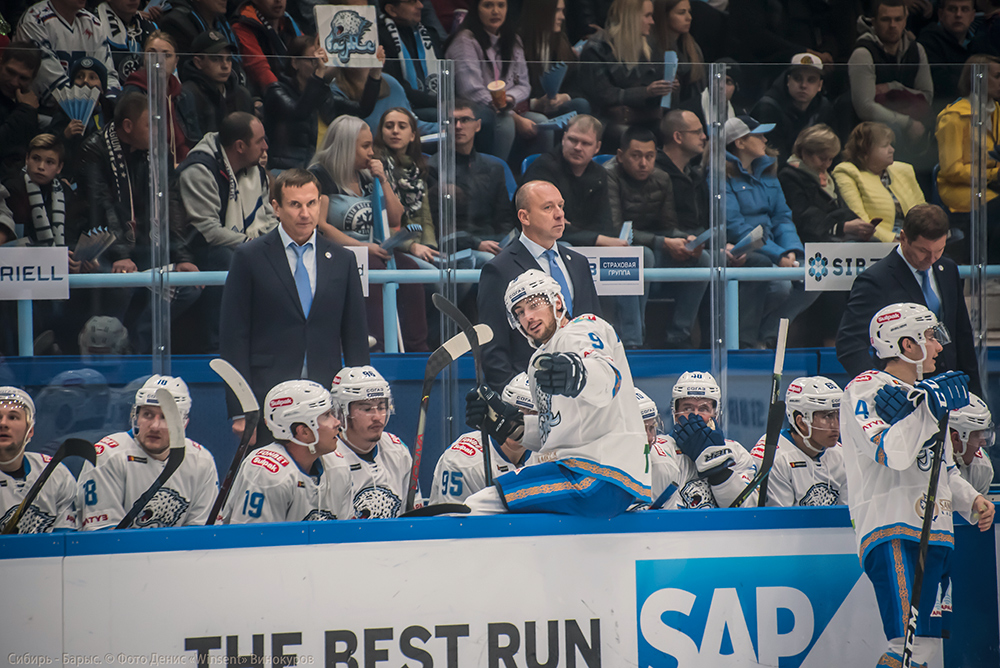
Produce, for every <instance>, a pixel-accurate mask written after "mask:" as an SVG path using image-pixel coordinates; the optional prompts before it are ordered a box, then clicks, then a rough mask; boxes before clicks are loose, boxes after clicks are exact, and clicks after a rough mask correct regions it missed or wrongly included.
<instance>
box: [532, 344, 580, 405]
mask: <svg viewBox="0 0 1000 668" xmlns="http://www.w3.org/2000/svg"><path fill="white" fill-rule="evenodd" d="M532 365H533V366H534V367H535V385H536V386H538V389H539V390H541V391H542V392H545V393H546V394H562V395H564V396H567V397H576V396H578V395H579V394H580V392H582V391H583V386H584V385H586V384H587V369H586V368H584V366H583V360H582V359H580V356H579V355H577V354H576V353H542V354H541V355H539V356H538V357H536V358H535V360H534V362H532Z"/></svg>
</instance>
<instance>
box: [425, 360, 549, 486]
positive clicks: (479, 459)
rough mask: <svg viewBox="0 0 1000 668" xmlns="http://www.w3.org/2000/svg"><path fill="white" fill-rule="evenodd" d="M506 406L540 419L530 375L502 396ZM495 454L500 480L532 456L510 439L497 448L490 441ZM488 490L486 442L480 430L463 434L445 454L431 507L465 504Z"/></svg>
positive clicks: (436, 470) (493, 461)
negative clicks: (484, 464) (474, 496)
mask: <svg viewBox="0 0 1000 668" xmlns="http://www.w3.org/2000/svg"><path fill="white" fill-rule="evenodd" d="M501 397H502V398H503V401H504V403H506V404H507V405H509V406H513V407H514V408H516V409H518V410H519V411H521V413H522V414H524V415H537V414H538V411H536V410H535V402H534V400H533V399H532V398H531V388H530V387H529V386H528V374H526V373H519V374H518V375H516V376H514V378H513V379H511V381H510V382H509V383H507V386H506V387H504V388H503V393H502V395H501ZM490 445H491V446H492V447H493V452H492V455H491V458H490V463H491V464H492V466H493V477H494V478H499V477H500V476H502V475H503V474H504V473H509V472H510V471H514V470H516V469H519V468H521V467H522V466H524V465H525V464H526V463H527V462H528V458H529V457H530V455H531V452H529V451H528V450H525V448H524V446H522V445H521V444H520V443H519V442H518V441H515V440H514V439H512V438H508V439H507V440H506V441H504V442H503V443H501V444H500V445H497V442H496V441H495V440H494V439H493V438H490ZM485 486H486V476H485V475H484V473H483V439H482V432H481V431H479V430H476V431H470V432H466V433H464V434H462V435H461V436H459V437H458V439H457V440H456V441H455V442H454V443H453V444H452V445H451V447H450V448H448V449H447V450H445V451H444V452H443V453H442V454H441V458H440V459H438V462H437V466H435V467H434V484H433V485H432V486H431V503H462V502H464V501H465V500H466V499H467V498H468V497H469V496H471V495H472V494H474V493H475V492H478V491H479V490H481V489H483V488H484V487H485Z"/></svg>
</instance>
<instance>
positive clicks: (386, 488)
mask: <svg viewBox="0 0 1000 668" xmlns="http://www.w3.org/2000/svg"><path fill="white" fill-rule="evenodd" d="M331 394H332V395H333V403H334V407H335V408H336V410H337V413H338V417H339V419H340V422H341V424H343V425H344V429H343V431H341V433H340V440H341V442H342V443H343V444H344V445H345V446H346V447H344V448H340V453H341V454H342V455H343V463H344V464H346V465H347V466H348V468H349V469H350V474H351V499H352V503H353V504H354V514H355V516H356V517H358V518H360V519H367V518H392V517H397V516H398V515H399V514H400V513H401V512H402V508H403V499H405V498H406V491H407V489H408V488H409V486H410V467H411V466H412V464H413V459H412V457H411V456H410V450H409V448H407V446H406V444H405V443H403V441H401V440H400V439H399V437H398V436H396V435H395V434H390V433H389V432H387V431H385V425H386V423H387V422H388V421H389V417H390V416H391V415H392V414H393V412H394V409H393V403H392V390H391V389H390V388H389V383H387V382H386V380H385V378H383V377H382V375H381V374H380V373H379V372H378V371H376V370H375V368H374V367H372V366H354V367H345V368H343V369H341V370H340V372H339V373H338V374H337V376H336V377H335V378H334V379H333V390H332V392H331ZM415 505H416V507H418V508H419V507H420V506H421V503H420V499H419V494H418V498H417V500H416V503H415Z"/></svg>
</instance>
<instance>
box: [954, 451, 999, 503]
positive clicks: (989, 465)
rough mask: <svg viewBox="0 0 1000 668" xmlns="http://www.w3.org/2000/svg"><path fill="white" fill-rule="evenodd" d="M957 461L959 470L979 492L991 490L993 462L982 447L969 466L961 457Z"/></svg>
mask: <svg viewBox="0 0 1000 668" xmlns="http://www.w3.org/2000/svg"><path fill="white" fill-rule="evenodd" d="M955 463H956V464H958V470H959V472H960V473H961V474H962V477H963V478H965V479H966V480H967V481H968V482H969V484H970V485H972V486H973V487H974V488H975V489H976V491H977V492H979V493H980V494H983V495H985V494H986V493H987V492H989V491H990V483H992V482H993V462H992V461H991V460H990V456H989V455H988V454H986V452H984V451H983V449H982V448H980V449H979V451H978V452H976V456H975V457H973V458H972V462H970V463H969V465H968V466H966V465H965V462H963V461H962V459H961V458H959V459H957V460H956V462H955Z"/></svg>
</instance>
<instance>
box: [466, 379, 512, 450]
mask: <svg viewBox="0 0 1000 668" xmlns="http://www.w3.org/2000/svg"><path fill="white" fill-rule="evenodd" d="M465 423H466V424H467V425H469V426H470V427H472V428H473V429H485V430H486V433H487V434H489V435H490V436H492V437H493V438H494V439H495V440H496V442H497V443H503V442H505V441H506V440H507V439H508V438H510V439H513V440H515V441H520V440H521V437H522V436H523V435H524V416H523V415H521V411H519V410H517V409H516V408H514V407H513V406H511V405H509V404H506V403H504V401H503V399H501V398H500V395H499V394H497V393H496V392H494V391H493V390H491V389H490V388H488V387H486V386H485V385H484V386H482V387H480V388H478V389H477V388H473V389H471V390H469V392H468V394H466V395H465Z"/></svg>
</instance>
